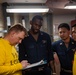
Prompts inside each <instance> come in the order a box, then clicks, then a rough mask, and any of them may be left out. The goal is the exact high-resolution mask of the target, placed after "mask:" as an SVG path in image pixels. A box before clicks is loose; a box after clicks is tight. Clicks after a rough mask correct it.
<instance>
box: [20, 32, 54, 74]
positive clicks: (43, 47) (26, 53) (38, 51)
mask: <svg viewBox="0 0 76 75" xmlns="http://www.w3.org/2000/svg"><path fill="white" fill-rule="evenodd" d="M28 34H29V36H28V37H25V38H24V40H23V41H22V43H21V44H19V60H20V61H22V60H24V59H25V60H28V62H29V63H31V64H32V63H35V62H38V61H40V60H44V61H47V63H48V62H49V61H51V60H53V59H54V58H53V51H52V50H51V39H50V36H49V35H48V34H47V33H45V32H41V31H40V33H39V36H38V40H37V41H36V40H35V39H34V38H33V36H32V35H31V34H30V33H29V32H28ZM46 65H47V64H46ZM46 65H42V66H38V67H34V68H32V69H31V70H29V71H28V73H29V74H26V75H37V74H38V75H40V74H41V75H42V74H44V75H50V74H51V69H50V68H49V67H48V66H46ZM40 67H44V68H43V73H39V72H41V71H39V70H38V68H40ZM35 73H36V74H35Z"/></svg>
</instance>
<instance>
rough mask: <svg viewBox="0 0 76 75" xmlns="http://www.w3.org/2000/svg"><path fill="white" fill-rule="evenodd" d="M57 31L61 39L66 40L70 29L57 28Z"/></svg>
mask: <svg viewBox="0 0 76 75" xmlns="http://www.w3.org/2000/svg"><path fill="white" fill-rule="evenodd" d="M58 32H59V36H60V38H61V39H62V40H66V39H68V38H69V36H70V31H69V30H68V29H66V28H65V27H63V28H59V30H58Z"/></svg>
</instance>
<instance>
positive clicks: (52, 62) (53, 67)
mask: <svg viewBox="0 0 76 75" xmlns="http://www.w3.org/2000/svg"><path fill="white" fill-rule="evenodd" d="M50 67H51V69H52V73H56V70H55V65H54V61H50Z"/></svg>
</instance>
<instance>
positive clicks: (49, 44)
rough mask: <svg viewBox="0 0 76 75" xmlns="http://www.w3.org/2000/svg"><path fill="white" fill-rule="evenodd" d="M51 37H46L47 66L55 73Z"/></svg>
mask: <svg viewBox="0 0 76 75" xmlns="http://www.w3.org/2000/svg"><path fill="white" fill-rule="evenodd" d="M51 47H52V46H51V39H50V37H49V38H48V55H49V66H50V67H51V69H52V74H56V70H55V64H54V57H53V51H52V48H51Z"/></svg>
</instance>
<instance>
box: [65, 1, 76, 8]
mask: <svg viewBox="0 0 76 75" xmlns="http://www.w3.org/2000/svg"><path fill="white" fill-rule="evenodd" d="M64 8H65V9H76V3H75V2H69V3H67V4H66V5H65V7H64Z"/></svg>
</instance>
